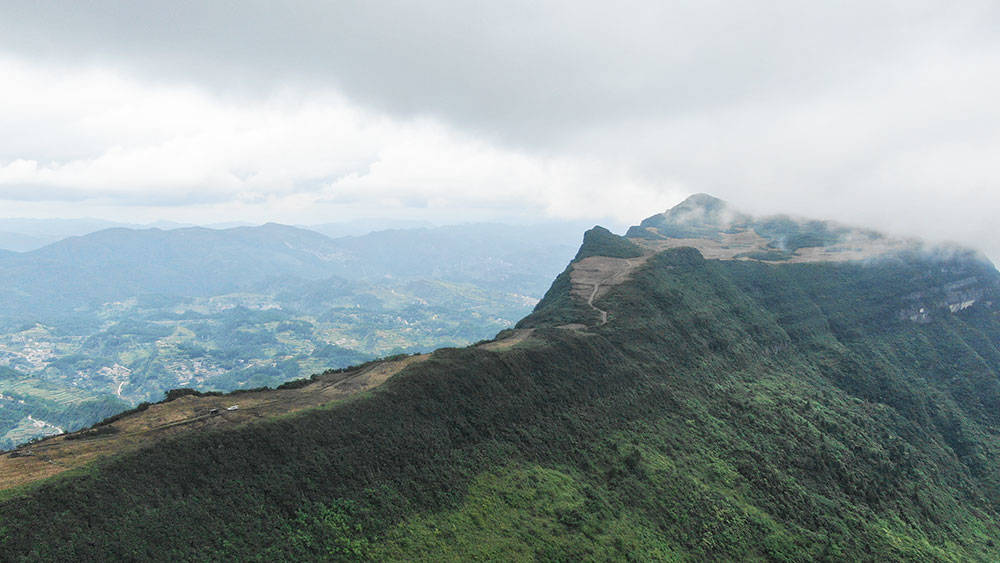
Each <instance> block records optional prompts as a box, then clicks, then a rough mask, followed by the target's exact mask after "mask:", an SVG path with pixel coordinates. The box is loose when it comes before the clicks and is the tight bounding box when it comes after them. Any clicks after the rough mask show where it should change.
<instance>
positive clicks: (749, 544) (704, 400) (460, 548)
mask: <svg viewBox="0 0 1000 563" xmlns="http://www.w3.org/2000/svg"><path fill="white" fill-rule="evenodd" d="M597 243H600V244H599V245H598V248H603V249H610V251H609V252H611V254H612V256H606V255H601V254H599V252H600V251H599V250H597V249H595V247H594V246H593V245H595V244H597ZM636 244H638V242H637V239H633V240H632V241H631V242H630V241H626V240H622V239H611V238H609V233H606V232H601V231H597V232H595V233H591V234H590V235H589V236H588V237H587V238H586V239H585V245H584V248H582V249H581V252H580V253H579V254H578V258H577V261H576V262H575V263H574V264H571V266H570V268H568V269H567V272H566V273H565V278H564V279H563V282H562V283H560V282H559V281H558V280H557V282H556V284H554V286H553V288H552V289H551V290H550V292H549V294H548V295H547V296H546V298H545V300H543V301H542V303H540V304H539V307H538V308H537V309H536V313H535V314H534V315H532V316H529V317H528V318H527V319H525V320H524V321H522V323H521V324H520V325H519V330H520V332H518V333H516V334H515V335H514V336H517V337H518V339H517V343H516V344H514V345H512V346H505V345H503V341H502V340H501V341H500V342H498V343H496V344H495V345H490V346H486V347H482V346H481V347H471V348H465V349H444V350H439V351H437V352H435V353H434V354H433V355H431V356H430V358H428V359H426V360H424V361H422V362H420V363H414V364H412V365H410V366H409V367H408V368H406V369H405V370H403V371H402V372H401V373H399V374H398V375H396V376H394V377H392V378H391V379H389V380H388V381H387V382H386V383H385V384H383V385H382V386H381V387H379V388H377V389H375V390H374V391H372V392H370V393H368V394H365V395H362V396H359V397H355V398H352V399H350V400H347V401H343V402H339V403H334V404H330V405H327V406H325V407H321V408H318V409H315V410H310V411H306V412H304V413H302V414H297V415H294V416H286V417H282V418H278V419H272V420H267V421H261V422H258V423H254V424H249V425H245V426H241V427H238V428H235V429H229V430H225V431H222V430H216V431H202V432H190V433H186V434H182V435H180V436H178V437H177V438H175V439H172V440H169V441H166V442H162V443H160V444H158V445H156V446H155V447H150V448H147V449H143V450H139V451H137V452H134V453H129V454H125V455H120V456H117V457H111V458H108V459H106V460H105V461H102V462H99V463H97V464H96V465H94V466H93V467H92V468H91V469H89V470H87V471H85V472H82V473H77V474H73V475H64V476H62V477H60V478H57V479H54V480H49V481H44V482H41V483H38V484H35V485H32V486H30V487H28V488H25V489H21V490H16V491H11V492H8V493H7V495H8V497H7V499H6V500H4V501H3V502H0V542H2V544H3V545H4V546H5V549H4V550H3V554H2V557H4V558H6V559H10V560H19V559H26V560H37V559H43V560H45V559H48V560H56V559H60V560H65V559H76V560H81V559H108V558H129V559H138V558H142V559H155V560H167V559H172V560H178V559H181V560H195V559H198V560H203V559H221V558H223V557H236V558H240V559H248V560H274V559H276V558H284V559H299V560H302V559H319V558H333V559H338V558H342V559H354V558H361V559H364V558H373V559H406V560H432V559H434V560H440V559H446V560H470V559H476V558H501V559H532V558H537V559H543V560H579V559H596V560H607V559H636V560H654V559H660V560H663V559H666V560H692V561H703V560H712V559H724V560H778V561H812V560H830V561H842V560H880V561H881V560H924V561H935V560H939V561H966V560H981V561H993V560H996V559H997V558H1000V545H998V543H997V539H996V538H1000V469H998V466H997V464H996V460H997V459H998V454H1000V439H998V432H1000V420H998V416H1000V414H998V413H1000V410H998V408H997V407H998V406H1000V348H998V346H997V344H998V342H1000V315H998V311H997V308H996V306H995V304H996V303H1000V300H998V298H1000V274H998V273H997V271H996V270H995V269H994V268H993V267H992V266H991V265H989V264H988V263H984V262H982V261H979V260H977V259H975V257H974V256H973V257H970V256H969V255H962V254H957V255H944V254H927V253H911V254H894V255H889V256H883V257H881V258H879V259H872V260H868V261H843V262H829V261H822V262H790V263H787V262H780V263H769V262H765V261H757V260H706V259H705V258H704V257H703V256H702V254H701V253H699V252H698V251H697V250H695V249H692V248H669V249H665V250H657V251H652V250H649V249H648V248H645V247H644V250H643V252H644V255H643V256H642V257H641V259H640V257H635V256H633V254H634V253H633V252H632V251H631V249H632V248H633V246H634V245H636ZM625 250H628V251H625ZM595 259H596V260H595ZM587 260H590V262H589V263H587V262H586V261H587ZM588 264H598V265H601V267H605V266H606V267H608V268H612V270H608V272H611V273H608V274H607V275H605V274H601V272H600V271H598V270H599V268H598V269H597V270H594V271H598V274H601V275H599V276H598V275H596V274H595V277H593V278H591V279H592V280H597V281H592V285H593V289H592V290H589V291H588V287H587V282H586V281H585V280H584V281H581V279H582V278H580V277H579V276H580V275H582V274H579V271H583V267H584V266H587V265H588ZM623 264H627V267H628V268H629V270H628V271H627V275H619V273H620V272H621V271H624V270H621V271H619V272H615V271H613V268H615V267H622V265H623ZM578 270H579V271H578ZM601 276H603V277H601ZM581 295H584V296H589V297H590V299H589V300H585V301H583V302H582V304H581V297H580V296H581ZM588 301H589V303H588ZM601 311H603V312H604V313H606V316H607V322H606V323H603V324H602V323H601V322H600V320H598V318H597V317H598V316H599V315H598V314H597V313H598V312H601ZM567 325H569V326H567ZM584 325H586V326H584ZM559 327H563V328H559Z"/></svg>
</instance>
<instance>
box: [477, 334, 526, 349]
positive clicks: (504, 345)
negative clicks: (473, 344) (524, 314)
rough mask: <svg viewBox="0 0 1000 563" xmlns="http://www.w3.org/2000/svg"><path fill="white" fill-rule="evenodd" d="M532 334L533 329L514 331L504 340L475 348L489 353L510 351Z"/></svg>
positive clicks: (493, 341) (486, 343)
mask: <svg viewBox="0 0 1000 563" xmlns="http://www.w3.org/2000/svg"><path fill="white" fill-rule="evenodd" d="M533 332H535V329H533V328H519V329H514V330H513V331H512V334H510V335H509V336H507V337H506V338H504V339H502V340H492V341H490V342H484V343H483V344H480V345H479V346H477V348H481V349H483V350H489V351H491V352H500V351H502V350H510V349H511V348H513V347H514V346H516V345H518V344H520V343H522V342H524V341H525V340H526V339H527V338H528V337H529V336H531V333H533Z"/></svg>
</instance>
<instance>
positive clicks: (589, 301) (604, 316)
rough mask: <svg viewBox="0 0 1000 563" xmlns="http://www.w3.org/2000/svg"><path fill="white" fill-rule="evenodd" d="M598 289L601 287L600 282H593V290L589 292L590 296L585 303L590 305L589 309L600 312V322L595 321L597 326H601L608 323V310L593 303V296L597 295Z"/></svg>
mask: <svg viewBox="0 0 1000 563" xmlns="http://www.w3.org/2000/svg"><path fill="white" fill-rule="evenodd" d="M599 289H601V284H600V283H595V284H594V291H592V292H590V298H589V299H587V305H590V308H591V309H593V310H595V311H597V312H598V313H600V314H601V322H599V323H597V326H601V325H604V324H607V323H608V312H607V311H605V310H604V309H601V308H600V307H598V306H597V305H594V298H595V297H597V290H599Z"/></svg>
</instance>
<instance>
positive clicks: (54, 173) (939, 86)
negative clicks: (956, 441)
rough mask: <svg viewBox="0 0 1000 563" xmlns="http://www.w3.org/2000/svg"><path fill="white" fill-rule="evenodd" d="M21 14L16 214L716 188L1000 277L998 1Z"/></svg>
mask: <svg viewBox="0 0 1000 563" xmlns="http://www.w3.org/2000/svg"><path fill="white" fill-rule="evenodd" d="M0 8H2V9H0V77H2V81H0V131H2V134H0V216H2V217H15V216H17V217H97V218H102V219H108V220H116V221H131V222H152V221H158V220H169V221H179V222H191V223H219V222H230V221H247V222H264V221H278V222H284V223H292V224H310V223H325V222H336V221H341V220H348V219H351V218H356V217H385V218H396V219H414V220H428V221H432V222H436V223H439V224H440V223H456V222H467V221H478V220H495V221H526V220H544V219H593V220H594V221H600V220H607V221H611V222H615V223H616V224H635V223H638V222H639V221H640V220H641V219H642V218H644V217H647V216H649V215H652V214H654V213H657V212H661V211H663V210H665V209H667V208H669V207H670V206H672V205H674V204H676V203H678V202H679V201H681V200H682V199H683V198H684V197H686V196H687V195H689V194H692V193H696V192H707V193H711V194H713V195H715V196H717V197H721V198H723V199H726V200H728V201H730V202H732V203H733V204H734V205H736V206H737V207H740V208H743V209H745V210H747V211H750V212H755V213H776V212H784V213H792V214H797V215H804V216H810V217H819V218H830V219H836V220H840V221H844V222H848V223H853V224H858V225H864V226H869V227H875V228H879V229H883V230H887V231H889V232H896V233H900V234H911V235H919V236H924V237H928V238H931V239H935V240H953V241H957V242H961V243H966V244H973V245H975V246H977V247H979V248H981V249H984V250H986V251H987V253H988V254H990V255H991V256H992V257H994V260H996V258H997V257H1000V227H998V225H997V221H996V215H997V210H1000V185H998V181H997V178H1000V104H998V102H997V100H1000V72H997V70H996V69H1000V4H998V3H996V2H993V1H982V2H980V1H977V0H965V1H963V2H926V1H921V0H907V1H893V2H884V1H881V2H880V1H870V0H868V1H864V2H861V1H854V0H843V1H839V2H808V3H806V2H800V1H785V0H775V1H773V2H767V3H761V2H749V1H747V2H739V1H733V2H719V1H714V0H698V1H691V2H687V1H684V2H675V1H649V2H644V1H632V0H624V1H619V2H614V3H607V2H601V3H597V2H587V1H580V0H577V1H572V2H569V1H567V2H561V1H560V2H549V1H537V0H535V1H524V2H522V1H516V0H515V1H509V2H439V1H436V0H424V1H421V2H370V1H367V2H362V1H358V2H354V1H344V0H342V1H338V2H325V1H324V2H320V1H295V0H292V1H285V2H282V3H280V4H279V3H273V2H264V1H254V0H244V1H240V2H234V1H224V2H223V1H212V0H198V1H186V0H174V1H172V2H158V3H145V2H130V1H121V2H113V1H104V0H91V1H87V2H80V1H78V0H73V1H58V0H53V1H48V2H15V1H12V0H0ZM994 241H996V242H994Z"/></svg>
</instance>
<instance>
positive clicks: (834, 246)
mask: <svg viewBox="0 0 1000 563" xmlns="http://www.w3.org/2000/svg"><path fill="white" fill-rule="evenodd" d="M626 237H628V238H629V239H631V240H632V241H633V242H636V243H638V244H640V245H641V246H644V247H646V248H647V249H649V250H654V251H656V250H663V249H665V248H673V247H678V246H690V247H694V248H697V249H698V250H699V251H700V252H701V253H702V254H703V255H704V256H705V257H706V258H717V259H723V260H760V261H765V262H789V261H790V262H843V261H852V260H868V259H871V258H875V257H879V256H889V255H898V254H899V253H901V252H912V251H921V250H922V251H928V250H938V249H937V248H936V247H931V246H928V245H925V244H924V243H922V242H920V241H917V240H913V239H899V238H893V237H889V236H886V235H883V234H881V233H878V232H876V231H873V230H869V229H861V228H856V227H851V226H846V225H842V224H839V223H836V222H833V221H817V220H811V219H802V218H798V217H792V216H789V215H771V216H764V217H755V216H752V215H749V214H746V213H743V212H741V211H739V210H738V209H736V208H735V207H733V206H732V205H730V204H729V203H728V202H726V201H723V200H721V199H719V198H716V197H713V196H711V195H708V194H704V193H698V194H694V195H692V196H690V197H688V198H687V199H685V200H684V201H682V202H681V203H679V204H677V205H676V206H674V207H672V208H671V209H668V210H667V211H665V212H663V213H659V214H657V215H653V216H652V217H648V218H646V219H645V220H643V221H642V223H640V224H639V225H638V226H634V227H631V228H630V229H629V230H628V232H627V233H626Z"/></svg>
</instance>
